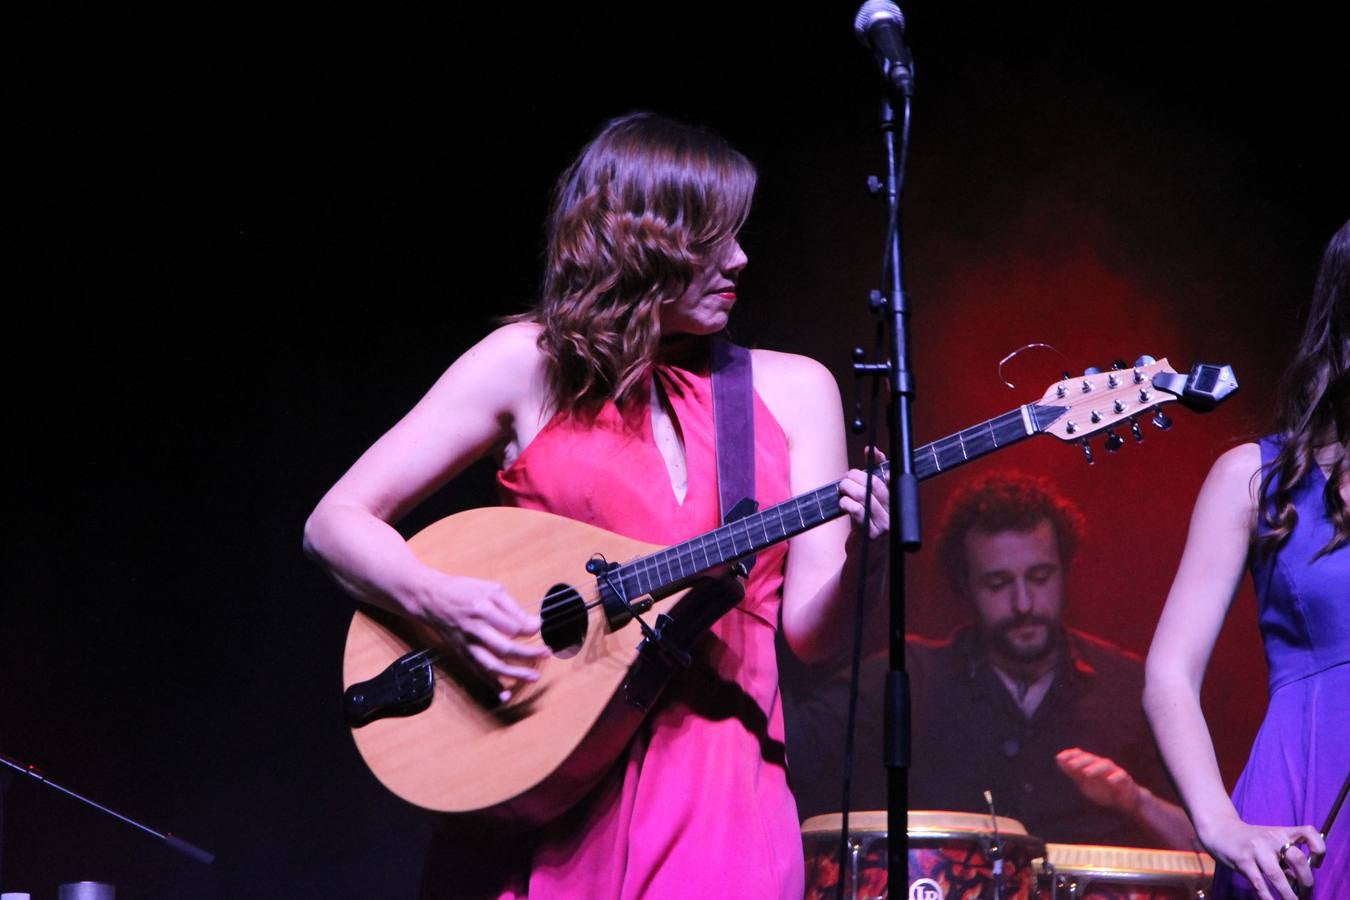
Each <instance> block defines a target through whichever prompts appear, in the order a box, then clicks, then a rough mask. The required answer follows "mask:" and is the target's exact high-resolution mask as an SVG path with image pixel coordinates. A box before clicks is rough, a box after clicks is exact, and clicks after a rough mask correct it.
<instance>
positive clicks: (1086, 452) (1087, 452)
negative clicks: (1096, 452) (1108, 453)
mask: <svg viewBox="0 0 1350 900" xmlns="http://www.w3.org/2000/svg"><path fill="white" fill-rule="evenodd" d="M1083 458H1084V459H1086V460H1087V464H1088V465H1089V466H1090V465H1092V464H1093V463H1095V462H1096V460H1094V459H1093V458H1092V443H1091V442H1090V441H1088V439H1087V438H1083Z"/></svg>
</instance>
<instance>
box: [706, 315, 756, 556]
mask: <svg viewBox="0 0 1350 900" xmlns="http://www.w3.org/2000/svg"><path fill="white" fill-rule="evenodd" d="M754 390H755V389H754V383H753V380H752V375H751V369H750V351H749V350H747V349H745V348H744V347H741V346H738V345H736V344H733V343H731V341H728V340H726V339H725V338H721V337H718V338H714V339H713V345H712V392H713V427H714V429H715V433H716V440H717V495H718V501H719V504H720V512H721V515H722V522H723V523H726V522H731V521H734V520H736V519H743V518H745V517H746V516H748V515H750V514H751V513H753V512H754V511H755V510H756V509H757V508H758V506H759V504H758V503H757V502H756V501H755V393H754ZM754 564H755V558H754V557H753V556H751V557H747V558H746V559H744V560H742V561H741V563H740V564H739V565H740V566H742V567H743V569H744V572H743V574H745V573H748V572H749V571H750V567H751V566H753V565H754Z"/></svg>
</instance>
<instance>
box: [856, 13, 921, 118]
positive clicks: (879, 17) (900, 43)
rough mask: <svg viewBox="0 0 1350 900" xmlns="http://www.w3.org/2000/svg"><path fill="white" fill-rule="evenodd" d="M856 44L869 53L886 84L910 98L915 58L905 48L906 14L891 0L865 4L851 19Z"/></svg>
mask: <svg viewBox="0 0 1350 900" xmlns="http://www.w3.org/2000/svg"><path fill="white" fill-rule="evenodd" d="M853 33H854V34H856V35H857V36H858V42H859V43H861V44H862V45H863V46H864V47H866V48H867V49H869V50H871V51H872V54H873V55H874V56H875V57H876V58H877V65H879V66H881V77H882V79H883V80H884V81H885V82H886V84H887V85H888V86H890V87H892V88H895V89H896V90H898V91H900V92H901V93H902V94H904V95H905V96H906V97H908V96H909V93H910V89H911V87H912V81H913V78H914V57H913V56H911V55H910V52H909V48H908V47H906V46H905V14H904V13H902V12H901V11H900V7H898V6H896V5H895V4H894V3H892V2H891V0H867V2H866V3H864V4H863V5H862V6H861V7H860V8H859V9H858V15H857V16H856V17H855V18H854V19H853Z"/></svg>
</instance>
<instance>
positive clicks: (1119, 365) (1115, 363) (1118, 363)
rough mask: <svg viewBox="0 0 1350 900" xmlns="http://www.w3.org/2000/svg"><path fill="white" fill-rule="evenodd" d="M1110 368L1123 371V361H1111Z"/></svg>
mask: <svg viewBox="0 0 1350 900" xmlns="http://www.w3.org/2000/svg"><path fill="white" fill-rule="evenodd" d="M1111 368H1113V369H1123V368H1125V360H1123V359H1115V360H1112V361H1111Z"/></svg>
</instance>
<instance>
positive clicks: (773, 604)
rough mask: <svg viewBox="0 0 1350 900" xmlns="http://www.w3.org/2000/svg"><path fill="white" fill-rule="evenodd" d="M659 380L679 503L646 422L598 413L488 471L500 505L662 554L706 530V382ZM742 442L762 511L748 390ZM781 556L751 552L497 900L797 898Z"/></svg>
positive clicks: (769, 483) (713, 521)
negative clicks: (675, 671)
mask: <svg viewBox="0 0 1350 900" xmlns="http://www.w3.org/2000/svg"><path fill="white" fill-rule="evenodd" d="M658 377H659V378H660V379H661V385H662V386H663V387H664V388H665V391H666V394H667V396H668V397H669V400H670V404H671V407H672V409H673V412H674V419H675V421H676V422H677V425H678V428H679V429H680V432H681V434H682V435H683V438H684V447H685V457H686V461H687V466H688V472H689V486H688V491H687V493H686V496H685V499H684V502H683V503H680V502H678V501H677V500H676V498H675V494H674V491H673V490H672V488H671V483H670V476H669V474H668V472H667V470H666V464H665V460H664V458H663V457H662V456H661V451H660V450H659V449H658V448H657V446H656V443H655V441H654V439H653V436H652V428H651V417H650V413H649V412H647V413H646V414H644V415H642V416H641V418H636V417H630V423H629V426H628V427H627V428H626V427H625V424H624V422H623V418H622V417H621V416H620V414H619V412H618V411H617V410H616V409H615V408H614V406H613V405H612V404H611V405H608V406H606V407H605V408H604V409H603V410H602V411H601V413H600V415H599V417H598V418H597V419H596V420H595V421H594V422H591V423H580V422H577V421H576V420H575V419H571V418H568V417H563V416H559V417H555V418H554V419H553V420H552V421H550V422H549V423H548V424H547V425H546V426H545V427H544V429H543V430H542V431H541V432H540V433H539V434H538V436H537V437H535V439H534V440H533V441H532V442H531V443H530V444H529V445H528V446H527V447H526V449H525V451H524V452H523V453H522V454H521V456H520V457H519V459H517V460H516V462H515V463H514V464H513V465H512V466H511V467H510V468H509V469H507V470H505V471H503V472H501V473H499V475H498V482H499V485H500V488H501V492H502V496H503V499H504V501H505V502H506V503H508V504H511V505H515V506H520V507H524V508H528V509H540V510H546V511H548V512H552V513H557V514H559V515H563V516H567V517H569V518H573V519H578V520H580V521H583V522H588V523H590V524H592V525H596V526H599V527H601V528H605V529H608V530H610V531H614V532H618V533H621V534H624V535H627V536H629V537H632V538H635V539H638V540H642V541H648V542H651V543H656V544H661V545H668V544H674V543H678V542H680V541H683V540H685V539H687V538H690V537H693V536H695V535H698V534H701V533H703V532H705V531H709V530H711V529H713V528H716V527H717V526H718V524H719V521H718V495H717V483H716V480H717V479H716V472H717V465H716V457H715V455H714V439H713V434H714V432H713V419H712V393H711V379H710V378H709V376H708V375H707V374H705V373H695V372H689V371H686V370H683V369H679V368H676V367H673V366H663V367H661V368H660V369H659V370H658ZM755 436H756V451H755V472H756V492H757V494H758V496H757V497H756V499H757V500H758V501H759V502H760V505H761V506H768V505H770V504H773V503H777V502H779V501H782V500H785V499H787V498H788V496H789V494H788V449H787V439H786V437H785V435H784V434H783V430H782V428H781V426H779V424H778V422H777V421H776V420H775V419H774V418H773V416H772V414H771V413H770V412H769V410H768V409H767V408H766V407H765V406H764V403H763V402H762V401H761V400H760V399H759V397H758V396H756V397H755ZM785 558H786V546H785V545H782V544H780V545H777V546H775V547H773V548H770V549H768V550H766V551H764V552H762V553H761V554H760V556H759V561H758V562H757V564H756V565H755V567H754V569H753V571H752V572H751V574H750V578H749V580H748V583H747V585H746V596H745V599H744V601H743V602H742V603H741V604H740V605H739V606H737V607H736V608H734V609H732V610H731V612H729V613H727V614H726V615H725V616H723V617H722V619H721V620H719V621H718V622H717V623H716V625H714V626H713V628H712V631H711V633H710V634H708V635H705V636H704V638H703V639H702V641H701V642H700V644H699V646H698V651H699V652H698V653H697V660H698V661H696V663H695V665H694V666H693V667H692V668H691V669H690V670H689V671H687V672H685V673H683V674H682V675H680V676H679V677H677V679H676V681H675V682H674V683H672V684H671V685H670V687H669V688H667V691H666V694H665V695H664V697H663V699H662V701H661V703H660V704H659V706H658V708H657V709H656V710H655V711H654V712H653V713H652V715H651V716H649V717H648V719H647V722H646V724H645V725H644V727H643V728H642V730H641V731H640V732H639V733H638V735H637V737H636V738H635V739H634V741H633V743H632V744H631V745H630V747H629V749H628V751H627V753H626V755H625V757H624V758H622V759H621V761H620V763H619V764H618V765H616V767H615V769H614V770H613V771H612V772H611V773H610V775H609V776H607V777H606V779H605V780H604V781H603V782H602V784H601V785H600V786H599V788H597V790H596V791H595V793H593V794H592V795H591V796H590V797H589V798H588V799H587V800H585V801H583V803H582V804H581V805H580V806H578V807H577V808H575V809H573V810H572V811H571V812H569V813H568V814H567V815H566V816H564V817H563V818H562V819H560V820H558V821H556V822H553V823H550V824H549V825H548V826H546V827H545V828H543V829H542V830H541V831H540V832H539V833H538V834H537V835H536V836H535V839H534V841H533V846H531V847H528V848H521V851H520V856H521V857H522V860H521V862H523V861H524V860H523V858H524V857H527V856H528V862H527V863H525V865H526V866H527V867H528V873H527V874H525V873H520V872H517V873H516V874H515V876H514V877H512V881H514V884H509V885H508V886H506V888H505V889H504V890H502V891H500V892H499V896H500V897H503V898H506V897H523V896H529V897H530V898H532V900H550V898H555V897H566V898H575V897H586V898H639V897H642V898H665V897H671V898H685V897H745V898H774V897H781V898H792V900H800V898H801V896H802V893H803V889H804V887H803V863H802V844H801V832H800V830H799V827H798V820H797V807H796V803H795V801H794V800H793V797H792V794H791V792H790V791H789V789H788V783H787V772H786V764H785V758H784V749H783V714H782V705H781V702H780V697H779V692H778V668H777V662H776V660H775V656H774V631H775V629H776V628H777V623H778V607H779V603H780V600H781V589H782V584H783V564H784V560H785ZM494 862H502V863H504V864H505V866H506V867H507V868H510V867H511V866H512V865H513V863H512V862H511V861H510V860H505V859H502V858H501V857H498V858H497V859H496V860H495V861H494ZM519 864H520V863H519V862H517V863H516V865H519ZM526 884H527V885H528V887H527V888H526Z"/></svg>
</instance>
